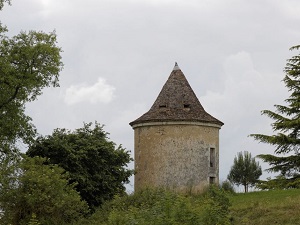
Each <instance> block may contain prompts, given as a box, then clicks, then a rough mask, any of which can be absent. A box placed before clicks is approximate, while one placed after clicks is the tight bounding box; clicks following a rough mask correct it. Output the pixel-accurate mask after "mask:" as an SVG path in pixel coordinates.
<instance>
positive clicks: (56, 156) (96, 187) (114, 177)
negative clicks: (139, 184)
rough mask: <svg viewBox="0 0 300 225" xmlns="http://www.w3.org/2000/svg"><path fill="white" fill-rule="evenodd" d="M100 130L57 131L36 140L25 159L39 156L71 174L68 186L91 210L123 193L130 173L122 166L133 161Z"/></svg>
mask: <svg viewBox="0 0 300 225" xmlns="http://www.w3.org/2000/svg"><path fill="white" fill-rule="evenodd" d="M107 136H108V133H106V132H105V131H104V130H103V126H101V125H100V124H98V123H97V122H96V123H95V126H94V128H92V123H88V124H84V126H83V127H82V128H79V129H76V130H75V131H73V132H71V131H69V130H66V129H56V130H54V132H53V133H52V135H49V136H45V137H39V138H37V140H36V142H35V143H34V144H33V145H31V146H30V147H29V150H28V152H27V155H29V156H31V157H33V156H41V157H45V158H48V159H49V163H51V164H58V165H59V166H61V167H63V168H64V169H65V170H66V171H68V172H69V173H70V176H71V180H70V181H71V183H76V186H75V188H76V190H77V191H78V192H80V195H81V197H82V198H83V199H84V200H85V201H86V202H87V203H88V204H89V206H90V208H91V209H92V210H94V209H95V207H98V206H100V205H101V204H102V203H103V202H104V201H105V200H109V199H112V198H113V196H114V195H116V194H123V193H124V192H125V187H124V183H128V182H129V177H130V176H131V175H132V173H133V171H132V170H129V169H126V168H125V166H126V165H127V163H129V162H130V161H131V160H132V159H131V158H130V155H129V153H128V151H126V150H125V149H124V148H122V146H118V147H116V144H115V143H114V142H112V141H110V140H109V139H108V137H107Z"/></svg>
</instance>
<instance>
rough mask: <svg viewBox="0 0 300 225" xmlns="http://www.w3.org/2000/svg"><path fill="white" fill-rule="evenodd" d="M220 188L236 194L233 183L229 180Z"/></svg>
mask: <svg viewBox="0 0 300 225" xmlns="http://www.w3.org/2000/svg"><path fill="white" fill-rule="evenodd" d="M220 188H221V189H222V190H223V191H225V192H228V193H235V190H234V187H233V185H232V183H231V182H230V181H228V180H225V181H223V182H222V183H221V185H220Z"/></svg>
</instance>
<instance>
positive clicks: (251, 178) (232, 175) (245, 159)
mask: <svg viewBox="0 0 300 225" xmlns="http://www.w3.org/2000/svg"><path fill="white" fill-rule="evenodd" d="M261 174H262V171H261V166H260V165H259V163H258V162H256V161H255V158H252V156H251V153H250V152H247V151H244V153H243V152H239V153H238V154H237V156H235V157H234V160H233V165H232V167H231V169H230V171H229V174H228V176H227V179H228V180H229V181H230V182H232V183H234V184H236V185H243V186H244V190H245V192H248V188H249V186H253V185H254V184H256V183H257V181H258V178H259V177H260V176H261Z"/></svg>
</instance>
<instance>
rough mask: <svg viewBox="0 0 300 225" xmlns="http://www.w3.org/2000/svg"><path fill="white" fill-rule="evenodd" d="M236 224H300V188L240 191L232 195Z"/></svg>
mask: <svg viewBox="0 0 300 225" xmlns="http://www.w3.org/2000/svg"><path fill="white" fill-rule="evenodd" d="M230 202H231V204H232V205H231V207H230V212H231V217H232V224H234V225H252V224H253V225H254V224H255V225H266V224H279V225H297V224H299V225H300V190H299V189H291V190H274V191H260V192H251V193H247V194H243V193H239V194H236V195H232V196H231V197H230Z"/></svg>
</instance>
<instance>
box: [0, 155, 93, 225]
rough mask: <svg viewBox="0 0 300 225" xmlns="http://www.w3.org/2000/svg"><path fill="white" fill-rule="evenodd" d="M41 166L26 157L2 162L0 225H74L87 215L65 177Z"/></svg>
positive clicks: (38, 160)
mask: <svg viewBox="0 0 300 225" xmlns="http://www.w3.org/2000/svg"><path fill="white" fill-rule="evenodd" d="M44 162H45V159H42V158H40V157H34V158H30V157H25V156H24V158H18V159H17V160H4V161H2V162H1V164H0V166H1V170H0V208H1V211H2V215H1V217H0V223H1V224H21V225H22V224H28V223H31V224H39V223H40V224H45V225H47V224H49V225H50V224H51V225H55V224H57V225H60V224H74V222H75V221H77V220H78V219H80V218H81V217H83V216H85V215H87V213H88V205H87V203H86V202H84V201H82V200H81V198H80V195H79V193H78V192H76V191H75V190H74V188H73V187H74V184H72V185H70V184H69V182H68V174H67V173H66V172H65V171H64V170H63V169H62V168H59V167H58V166H57V165H44ZM37 221H38V222H39V223H38V222H37ZM33 222H35V223H33Z"/></svg>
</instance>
